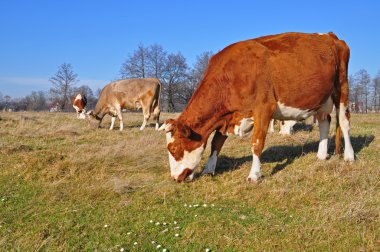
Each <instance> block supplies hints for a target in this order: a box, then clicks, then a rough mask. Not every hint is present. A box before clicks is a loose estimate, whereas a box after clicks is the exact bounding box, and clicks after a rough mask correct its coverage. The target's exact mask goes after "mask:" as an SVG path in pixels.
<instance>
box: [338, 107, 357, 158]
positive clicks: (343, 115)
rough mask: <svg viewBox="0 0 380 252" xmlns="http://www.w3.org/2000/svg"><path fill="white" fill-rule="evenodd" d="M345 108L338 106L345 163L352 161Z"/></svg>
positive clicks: (352, 155)
mask: <svg viewBox="0 0 380 252" xmlns="http://www.w3.org/2000/svg"><path fill="white" fill-rule="evenodd" d="M346 110H347V107H346V106H344V104H343V103H340V104H339V124H340V128H341V129H342V133H343V137H344V160H345V161H354V160H355V156H354V150H353V148H352V145H351V139H350V122H349V121H348V118H347V116H346Z"/></svg>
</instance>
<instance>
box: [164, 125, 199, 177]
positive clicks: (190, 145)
mask: <svg viewBox="0 0 380 252" xmlns="http://www.w3.org/2000/svg"><path fill="white" fill-rule="evenodd" d="M159 130H165V132H166V147H167V148H168V153H169V164H170V175H171V177H172V178H173V179H174V180H176V181H177V182H182V181H184V180H185V179H186V178H190V180H192V179H193V176H194V171H195V169H196V168H197V167H198V165H199V162H200V161H201V157H202V153H203V150H204V149H205V143H204V142H203V141H202V136H201V135H199V134H197V133H196V132H194V131H193V130H192V129H191V128H190V127H188V126H187V125H185V124H183V123H180V122H178V121H176V120H173V119H169V120H167V121H166V122H165V123H164V124H163V125H162V126H161V127H160V128H159Z"/></svg>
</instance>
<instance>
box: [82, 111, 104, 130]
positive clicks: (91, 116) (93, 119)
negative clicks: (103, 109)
mask: <svg viewBox="0 0 380 252" xmlns="http://www.w3.org/2000/svg"><path fill="white" fill-rule="evenodd" d="M86 117H87V121H88V125H89V126H90V127H91V128H99V127H100V123H101V122H102V119H103V117H99V116H98V115H96V114H95V113H94V111H93V110H90V111H88V112H87V113H86Z"/></svg>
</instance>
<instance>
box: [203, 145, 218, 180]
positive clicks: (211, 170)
mask: <svg viewBox="0 0 380 252" xmlns="http://www.w3.org/2000/svg"><path fill="white" fill-rule="evenodd" d="M217 160H218V154H217V151H216V150H214V152H213V153H212V155H211V156H210V157H209V158H208V161H207V164H206V167H205V168H204V169H203V171H202V175H203V174H212V175H214V174H215V167H216V161H217Z"/></svg>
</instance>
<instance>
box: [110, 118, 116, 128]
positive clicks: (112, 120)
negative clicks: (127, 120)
mask: <svg viewBox="0 0 380 252" xmlns="http://www.w3.org/2000/svg"><path fill="white" fill-rule="evenodd" d="M115 120H116V117H114V116H113V117H111V126H110V130H113V126H114V124H115Z"/></svg>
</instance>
